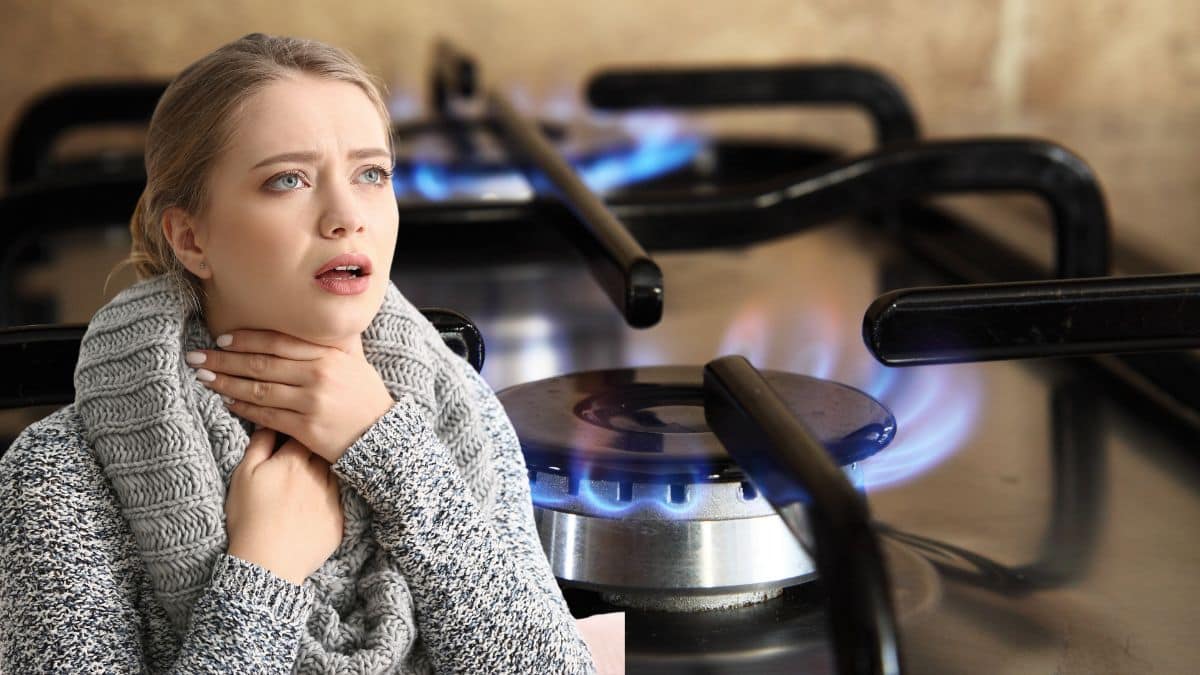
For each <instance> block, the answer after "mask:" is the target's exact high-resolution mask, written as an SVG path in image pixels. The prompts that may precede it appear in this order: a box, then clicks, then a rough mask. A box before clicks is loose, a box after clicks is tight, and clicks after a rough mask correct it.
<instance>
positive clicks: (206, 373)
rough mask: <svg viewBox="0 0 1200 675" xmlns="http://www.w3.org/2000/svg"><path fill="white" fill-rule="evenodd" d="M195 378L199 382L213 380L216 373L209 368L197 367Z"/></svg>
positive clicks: (215, 377)
mask: <svg viewBox="0 0 1200 675" xmlns="http://www.w3.org/2000/svg"><path fill="white" fill-rule="evenodd" d="M196 379H197V380H200V381H201V382H212V381H213V380H215V379H217V375H216V373H214V372H213V371H211V370H205V369H203V368H197V369H196Z"/></svg>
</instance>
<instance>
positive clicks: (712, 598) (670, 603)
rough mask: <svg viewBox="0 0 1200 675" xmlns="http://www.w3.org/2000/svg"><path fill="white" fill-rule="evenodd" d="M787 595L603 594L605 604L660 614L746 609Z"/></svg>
mask: <svg viewBox="0 0 1200 675" xmlns="http://www.w3.org/2000/svg"><path fill="white" fill-rule="evenodd" d="M780 595H783V587H779V588H769V589H765V590H759V591H749V592H745V593H717V594H711V595H664V594H662V593H601V594H600V597H602V598H603V599H604V601H605V602H608V603H611V604H614V605H617V606H619V607H630V608H632V609H646V610H651V611H656V612H704V611H711V610H717V609H731V608H733V607H745V606H747V605H754V604H757V603H760V602H765V601H767V600H770V599H771V598H777V597H779V596H780Z"/></svg>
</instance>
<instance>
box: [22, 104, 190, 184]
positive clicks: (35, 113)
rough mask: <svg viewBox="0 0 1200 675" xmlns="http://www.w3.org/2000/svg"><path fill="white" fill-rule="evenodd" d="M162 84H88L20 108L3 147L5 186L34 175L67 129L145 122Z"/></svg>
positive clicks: (148, 119)
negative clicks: (6, 163)
mask: <svg viewBox="0 0 1200 675" xmlns="http://www.w3.org/2000/svg"><path fill="white" fill-rule="evenodd" d="M166 88H167V83H166V82H159V81H135V82H94V83H84V84H74V85H71V86H67V87H63V88H61V89H57V90H54V91H51V92H50V93H48V94H46V95H45V96H42V97H41V98H38V99H37V100H35V101H34V102H33V103H31V104H30V105H29V107H27V108H26V109H25V111H24V112H23V113H22V114H21V117H20V118H19V119H18V120H17V123H16V124H15V125H13V133H12V136H11V140H10V143H9V150H8V166H7V167H6V168H7V172H6V175H7V177H8V178H7V180H8V184H9V185H10V186H12V185H19V184H21V183H24V182H26V181H29V180H32V179H33V178H35V177H37V175H38V171H39V169H40V168H41V167H42V165H43V164H45V163H46V162H47V161H48V159H49V157H50V153H51V151H52V150H53V148H54V143H55V142H56V141H57V140H58V139H59V138H60V137H61V136H62V135H63V134H64V133H66V132H67V131H69V130H71V129H74V128H77V127H84V126H92V125H97V124H105V123H136V122H142V123H144V122H149V121H150V115H151V114H153V112H154V106H155V104H157V102H158V99H159V97H161V96H162V93H163V91H165V90H166Z"/></svg>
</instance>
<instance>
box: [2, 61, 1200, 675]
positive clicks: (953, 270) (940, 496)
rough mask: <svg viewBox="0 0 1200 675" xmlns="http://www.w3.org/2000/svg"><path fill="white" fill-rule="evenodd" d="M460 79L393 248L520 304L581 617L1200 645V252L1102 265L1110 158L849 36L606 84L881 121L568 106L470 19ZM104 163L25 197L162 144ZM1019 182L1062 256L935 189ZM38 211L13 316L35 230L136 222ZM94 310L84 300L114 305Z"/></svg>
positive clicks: (1096, 649) (1025, 654)
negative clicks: (472, 29) (983, 126)
mask: <svg viewBox="0 0 1200 675" xmlns="http://www.w3.org/2000/svg"><path fill="white" fill-rule="evenodd" d="M431 87H432V100H433V101H434V104H435V105H434V115H433V116H432V117H431V118H430V119H428V120H424V121H420V122H412V121H401V122H398V123H397V126H396V133H397V138H398V139H399V140H400V141H401V145H402V146H405V143H404V139H411V143H409V144H408V145H407V146H406V149H405V151H404V153H402V156H401V158H400V162H399V164H398V166H397V169H398V170H397V172H396V178H397V183H396V192H397V199H398V200H399V201H398V203H399V205H400V212H401V216H400V217H401V223H402V233H403V234H402V236H401V243H400V245H399V247H398V249H397V257H396V261H397V262H396V266H395V267H394V269H393V274H392V277H393V280H394V281H395V282H396V284H397V285H398V286H399V287H400V288H401V289H402V290H403V291H404V292H405V293H406V295H407V296H408V297H409V298H410V299H411V300H412V301H413V302H414V303H417V304H419V305H433V306H446V307H453V308H454V309H456V310H459V311H461V312H463V313H465V314H467V315H468V316H470V317H471V318H472V319H473V320H474V321H475V323H476V324H477V326H478V327H479V329H480V331H481V332H482V334H483V335H484V337H485V338H486V340H487V346H488V359H487V362H486V364H485V367H484V370H483V374H484V376H485V378H487V379H488V381H489V382H490V383H491V384H492V385H493V387H495V388H496V389H497V390H498V391H500V394H499V395H500V398H501V400H502V402H503V403H504V405H505V406H506V409H507V410H508V412H509V416H510V417H511V418H512V419H513V422H514V425H515V427H516V429H517V432H518V435H519V437H520V439H521V441H522V445H523V449H524V450H525V453H526V458H527V464H528V466H529V469H530V481H531V482H530V485H531V491H532V494H533V496H534V510H535V514H536V517H537V521H538V526H539V530H540V534H541V536H542V538H543V543H544V545H545V547H546V552H547V555H548V557H549V559H550V560H551V564H552V566H553V569H554V571H555V574H556V575H557V576H558V578H559V579H560V582H561V584H562V586H563V589H564V595H565V596H566V597H567V599H568V603H569V604H570V606H571V608H572V611H573V612H574V613H575V614H576V616H578V617H583V616H588V615H591V614H595V613H599V612H607V611H624V612H626V616H627V618H626V628H627V635H626V649H627V668H628V672H631V673H642V672H645V673H651V672H652V673H671V672H678V673H685V672H705V673H723V672H730V673H732V672H737V673H744V672H764V673H769V672H780V673H783V672H788V673H794V672H813V673H822V672H897V671H899V672H915V673H937V672H989V673H1028V672H1062V673H1076V672H1077V673H1095V672H1121V673H1142V672H1144V673H1151V672H1153V673H1162V672H1186V671H1188V670H1189V669H1190V668H1191V667H1192V664H1193V663H1194V662H1195V661H1196V660H1197V657H1200V649H1198V648H1197V647H1195V646H1194V645H1193V641H1192V640H1191V635H1192V633H1193V632H1194V631H1193V628H1194V624H1195V620H1194V618H1193V617H1194V615H1195V612H1194V611H1193V604H1194V603H1195V602H1196V601H1197V599H1200V586H1198V584H1197V583H1196V582H1194V581H1193V580H1192V579H1193V574H1192V569H1191V567H1192V565H1191V562H1192V561H1194V560H1195V559H1196V557H1197V556H1198V555H1200V543H1197V542H1196V541H1195V538H1194V537H1192V536H1190V533H1189V525H1191V524H1194V523H1196V522H1197V519H1198V517H1200V467H1197V465H1196V460H1195V455H1194V454H1193V453H1192V452H1191V451H1192V450H1193V449H1194V448H1193V446H1194V445H1195V440H1194V439H1195V438H1196V430H1197V429H1200V387H1197V386H1196V385H1195V382H1197V381H1200V379H1198V376H1200V366H1197V363H1200V360H1198V359H1197V354H1196V353H1195V352H1193V351H1188V350H1189V349H1194V348H1195V347H1196V346H1197V336H1200V325H1198V321H1200V307H1198V306H1197V305H1198V304H1200V299H1198V298H1200V291H1198V288H1200V278H1197V276H1195V275H1186V274H1178V273H1176V274H1170V275H1166V276H1142V277H1129V276H1118V277H1113V278H1111V279H1099V278H1098V277H1103V276H1104V275H1106V274H1108V273H1110V272H1111V271H1112V270H1111V266H1110V263H1109V261H1110V258H1115V259H1117V260H1118V261H1119V260H1122V249H1121V244H1120V242H1117V243H1116V245H1115V246H1114V245H1112V244H1111V242H1110V240H1109V236H1110V235H1109V228H1108V220H1107V210H1106V207H1105V204H1104V197H1103V192H1102V190H1101V189H1100V186H1099V183H1098V181H1097V180H1096V178H1095V176H1093V175H1092V174H1091V171H1090V170H1089V169H1088V168H1087V166H1086V164H1085V163H1084V162H1083V161H1082V160H1081V159H1080V158H1078V157H1077V156H1075V155H1074V154H1072V153H1071V152H1070V151H1068V150H1066V149H1065V148H1062V147H1060V146H1057V145H1055V144H1054V143H1052V142H1049V141H1045V140H1038V139H1013V138H1010V139H992V138H980V139H959V140H953V141H947V140H941V141H929V140H922V139H921V138H920V137H919V133H918V124H917V122H916V115H915V113H913V112H912V109H911V106H909V104H908V103H907V101H906V99H905V98H904V95H903V93H902V92H901V91H899V89H898V88H896V87H895V86H894V85H893V84H891V82H890V80H888V78H886V77H885V76H883V75H881V74H880V73H878V72H877V71H874V70H872V69H869V68H863V67H857V66H852V65H845V64H839V65H836V66H828V65H822V66H806V65H796V66H784V67H776V68H761V69H755V68H739V69H729V68H721V69H698V68H695V69H674V70H661V69H646V70H643V71H622V72H607V73H601V74H598V75H597V76H596V77H594V78H593V79H592V81H591V82H590V83H589V86H588V88H587V96H588V101H589V103H590V104H591V105H592V106H593V107H594V108H604V109H608V110H609V111H611V112H613V113H621V112H623V111H627V110H634V109H640V108H645V107H666V108H674V109H693V108H708V107H713V106H767V105H772V106H774V105H807V104H831V103H836V104H841V105H852V106H857V107H859V108H860V109H862V110H864V111H865V112H866V113H867V115H868V116H869V117H870V118H871V120H872V124H873V127H874V129H875V131H876V141H877V143H878V145H879V147H878V148H877V149H875V150H873V151H872V152H870V153H868V154H865V155H847V154H845V153H844V152H842V151H841V150H839V149H838V148H837V147H836V145H834V144H830V145H817V144H814V143H812V142H809V141H805V142H801V141H788V140H778V139H777V140H773V141H763V140H754V139H747V138H737V137H732V136H718V137H708V138H705V137H696V136H694V135H692V134H691V133H690V132H688V131H687V128H686V125H684V124H682V123H679V124H677V125H674V126H672V125H671V124H668V125H667V127H663V126H661V125H660V126H653V125H652V127H651V128H653V129H655V131H653V132H651V133H650V136H651V138H650V139H649V140H646V139H645V138H643V136H644V135H645V134H646V133H647V132H645V128H644V127H640V126H639V125H640V124H642V123H640V122H639V123H637V124H620V123H618V124H617V125H616V126H607V127H606V126H604V125H602V124H597V125H593V126H588V125H584V128H583V129H582V130H580V128H578V126H573V125H565V124H562V123H557V122H548V121H545V120H540V121H539V120H533V119H530V118H527V117H526V116H524V115H523V114H522V113H521V112H520V111H519V110H518V108H517V107H516V106H514V104H513V102H512V101H511V100H509V99H508V97H506V96H505V95H504V94H503V92H499V91H497V90H486V91H485V90H484V88H483V87H482V84H481V77H480V74H479V72H478V65H477V64H476V62H475V61H474V60H473V59H471V58H470V57H469V55H466V54H465V53H463V52H461V51H459V50H456V49H454V48H452V47H451V46H449V45H446V44H442V45H439V46H438V48H437V49H436V55H435V59H434V69H433V76H432V77H431ZM47 117H48V118H52V117H53V116H52V115H50V116H47ZM126 117H129V115H126ZM656 119H661V118H656ZM656 124H658V123H657V122H656ZM51 126H53V125H51ZM664 128H665V129H666V131H663V129H664ZM639 134H641V135H639ZM14 147H17V146H16V145H14ZM30 147H35V148H37V147H42V146H38V145H37V144H33V145H32V146H30ZM31 152H32V151H31ZM38 152H41V151H40V150H39V151H38ZM33 154H37V153H33ZM10 159H11V158H10ZM100 164H103V163H97V162H91V163H86V162H85V163H82V164H77V165H76V168H77V169H78V171H79V173H78V174H73V175H72V176H68V177H63V176H60V178H59V179H50V178H47V177H46V176H45V175H43V176H42V177H41V178H37V177H36V175H35V174H36V171H34V169H32V168H30V169H29V170H28V171H27V172H26V174H28V175H26V174H14V172H13V171H12V170H11V169H10V173H9V175H10V178H11V177H13V176H14V175H26V178H27V179H28V180H27V181H26V183H25V184H24V185H20V186H18V185H14V186H12V187H11V188H10V190H9V191H8V193H7V194H6V195H5V197H4V199H3V200H0V222H12V221H16V220H20V221H21V222H25V223H31V224H37V225H39V226H40V225H44V226H45V229H44V230H43V231H41V232H39V233H38V234H39V235H43V234H46V233H47V232H49V231H52V230H56V229H57V230H59V231H61V232H67V231H68V230H72V228H74V226H75V225H77V224H78V223H79V222H80V219H88V218H91V219H92V220H93V221H99V220H101V218H99V217H98V216H97V213H104V212H106V209H107V212H108V214H109V215H108V221H107V222H106V223H104V224H112V223H120V222H122V220H123V216H124V215H127V213H128V208H129V207H131V204H132V201H133V199H135V198H136V194H137V191H138V190H140V186H139V184H138V178H137V177H136V176H132V175H130V174H129V173H128V168H127V167H125V168H122V167H123V165H122V164H121V163H120V162H117V161H115V160H113V161H109V162H108V163H107V164H103V166H100ZM13 165H14V164H13V162H11V161H10V167H11V166H13ZM17 165H18V166H28V167H37V166H41V165H42V164H40V163H39V161H26V162H25V163H24V164H21V163H19V162H18V163H17ZM105 167H107V168H105ZM613 167H616V169H614V168H613ZM613 171H616V172H617V173H618V174H619V176H618V177H617V178H614V177H613V174H612V172H613ZM639 172H640V173H639ZM51 173H53V172H51ZM996 191H1005V192H1008V191H1016V192H1024V193H1027V194H1031V195H1034V196H1036V197H1037V198H1039V199H1041V200H1042V201H1044V202H1045V203H1046V204H1047V205H1048V207H1049V208H1048V213H1049V218H1047V219H1043V220H1037V219H1036V218H1035V219H1034V222H1032V223H1031V222H1029V218H1028V217H1027V215H1026V214H1023V213H1018V214H1012V213H1010V212H1007V211H1005V210H1002V209H999V208H995V209H992V210H991V212H990V213H989V215H990V216H991V218H992V219H993V220H995V221H998V222H999V223H1000V224H1001V227H1002V229H1012V230H1020V231H1026V230H1028V229H1030V228H1031V227H1032V228H1044V229H1045V230H1047V231H1049V232H1051V233H1052V234H1053V236H1052V239H1053V242H1054V243H1053V251H1052V252H1051V254H1050V255H1046V252H1045V251H1043V250H1037V249H1036V246H1035V244H1036V243H1037V241H1038V240H1037V239H1036V238H1033V237H1029V238H1020V237H1018V238H1016V239H1015V240H1014V238H1013V237H1007V238H1004V237H997V236H996V235H995V234H994V233H992V232H989V230H988V229H986V228H983V227H980V226H979V224H978V223H976V222H975V220H974V219H973V218H972V217H969V216H967V215H964V214H963V212H961V211H959V210H957V209H955V208H953V207H947V206H945V205H944V204H942V203H936V204H934V203H930V202H929V201H928V198H931V197H940V196H942V195H946V194H960V193H972V192H980V193H993V192H996ZM126 201H127V202H128V204H126V203H125V202H126ZM80 205H85V206H86V208H85V209H81V208H80ZM84 211H86V213H84ZM6 232H7V234H3V235H0V236H4V237H6V240H5V241H4V242H2V243H3V245H2V246H0V250H3V251H5V252H6V256H7V257H6V259H5V262H4V266H5V268H4V270H3V272H4V273H3V274H0V285H2V287H0V295H3V296H4V297H3V299H4V300H5V302H0V306H3V307H6V308H9V309H5V311H7V312H10V314H9V315H8V316H7V318H6V319H5V320H7V321H9V322H12V319H13V318H14V317H13V315H12V314H11V311H12V310H11V307H13V306H18V307H19V303H15V304H14V303H9V302H7V300H8V299H9V298H10V296H14V295H20V294H21V293H22V292H24V291H23V289H27V288H29V287H30V286H32V285H34V284H33V283H32V282H31V280H30V276H31V273H29V272H28V271H27V270H28V269H29V268H30V266H31V265H34V264H36V265H38V266H39V268H40V269H42V270H43V272H42V274H43V275H47V276H53V277H55V278H56V279H57V280H58V281H60V282H62V283H63V285H64V286H69V285H70V284H71V283H73V282H74V280H72V279H71V278H69V275H66V274H62V273H61V272H60V273H54V272H46V271H45V270H48V269H55V268H54V265H62V264H64V263H63V260H64V259H66V258H65V257H66V256H69V255H71V253H70V252H71V251H77V252H78V251H79V250H85V251H86V252H87V255H88V256H90V257H92V258H103V256H104V255H109V257H110V259H111V260H113V261H115V260H116V259H119V257H120V256H121V254H123V253H124V250H125V247H124V242H122V241H114V240H113V235H112V234H111V233H110V234H108V235H104V234H96V233H93V235H92V238H90V239H88V238H86V236H85V235H80V234H78V233H77V232H76V233H74V234H72V235H71V236H72V237H73V238H72V239H66V238H63V239H61V240H59V241H58V243H53V244H45V243H43V244H41V246H42V247H43V250H42V253H41V256H42V258H40V259H38V260H36V261H34V260H32V259H30V258H20V257H18V256H16V254H15V253H13V252H14V251H17V250H18V249H20V248H21V246H23V245H24V244H25V243H26V242H27V241H28V240H30V238H31V236H32V235H30V233H29V232H28V231H22V232H19V233H18V232H14V231H13V228H6ZM96 232H102V231H100V230H97V231H96ZM105 237H108V238H107V239H106V238H105ZM117 239H119V237H118V238H117ZM81 242H82V243H81ZM102 252H107V253H102ZM1038 260H1048V261H1049V264H1048V265H1047V264H1045V263H1040V262H1036V261H1038ZM18 266H23V267H22V269H24V270H26V271H24V272H21V273H17V271H16V268H17V267H18ZM1117 271H1118V272H1122V271H1126V270H1122V269H1120V268H1119V267H1118V269H1117ZM1136 271H1137V272H1139V273H1142V274H1145V273H1147V272H1155V271H1157V272H1162V273H1168V272H1178V271H1177V270H1168V269H1160V270H1154V269H1152V268H1151V269H1138V270H1136ZM22 275H24V279H23V280H22ZM968 283H969V284H973V286H971V287H963V286H956V284H960V285H961V284H968ZM914 289H915V290H914ZM85 304H86V303H85ZM96 304H98V302H97V303H93V305H96ZM45 306H46V305H45V303H43V305H42V307H45ZM34 309H36V306H34V305H31V304H28V303H27V304H26V305H25V306H24V309H20V310H19V311H23V312H25V314H24V315H23V316H24V317H26V318H28V317H29V316H30V315H31V314H30V313H31V312H33V311H34ZM90 309H94V306H92V307H91V308H90ZM69 310H70V308H69V307H66V306H61V307H59V308H58V310H57V312H56V313H55V314H54V318H55V320H58V321H71V320H74V321H82V320H86V319H87V316H88V315H89V314H90V310H87V311H79V312H78V313H77V314H76V315H73V316H72V315H70V312H69ZM1159 350H1165V351H1159ZM727 355H741V356H743V357H744V358H745V361H744V362H743V361H737V360H736V359H734V360H732V361H731V360H727V359H724V358H719V357H726V356H727ZM1050 356H1053V357H1059V358H1055V359H1048V358H1040V357H1050ZM885 363H886V364H888V365H884V364H885ZM755 378H761V381H760V380H758V379H755ZM763 383H765V385H764V384H763ZM764 392H765V393H764ZM768 394H769V395H768ZM772 396H774V397H775V398H772ZM764 397H765V398H764ZM772 406H774V407H772ZM764 411H766V412H764ZM772 411H773V412H772ZM821 448H824V450H821ZM798 458H799V459H798ZM864 497H865V499H864ZM867 504H869V509H868V508H867Z"/></svg>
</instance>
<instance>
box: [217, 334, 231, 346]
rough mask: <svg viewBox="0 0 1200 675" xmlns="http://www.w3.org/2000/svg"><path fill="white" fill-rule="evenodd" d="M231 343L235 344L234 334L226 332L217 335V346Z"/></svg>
mask: <svg viewBox="0 0 1200 675" xmlns="http://www.w3.org/2000/svg"><path fill="white" fill-rule="evenodd" d="M231 344H233V336H232V335H230V334H228V333H226V334H224V335H218V336H217V346H218V347H228V346H229V345H231Z"/></svg>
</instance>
